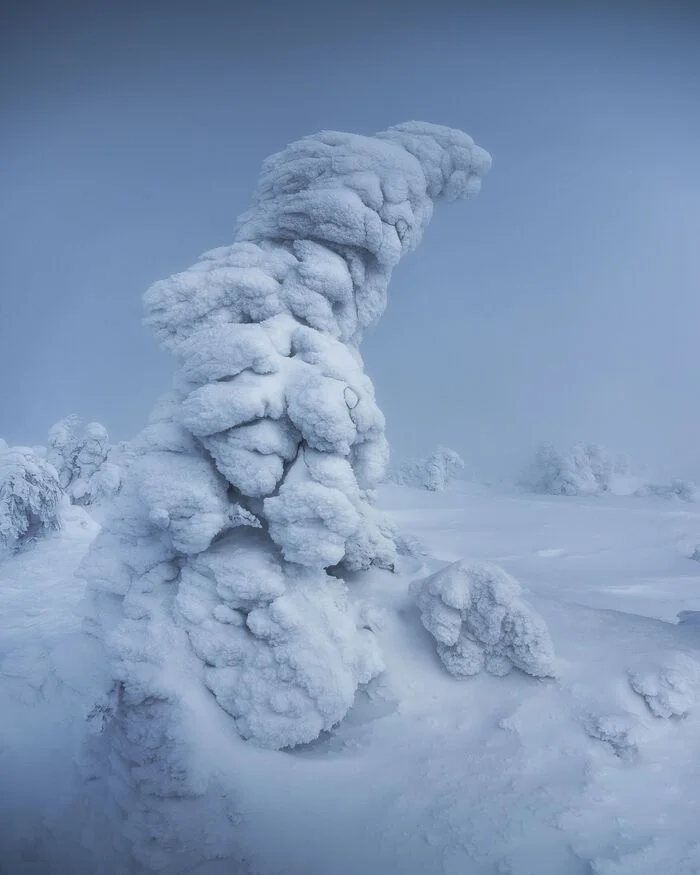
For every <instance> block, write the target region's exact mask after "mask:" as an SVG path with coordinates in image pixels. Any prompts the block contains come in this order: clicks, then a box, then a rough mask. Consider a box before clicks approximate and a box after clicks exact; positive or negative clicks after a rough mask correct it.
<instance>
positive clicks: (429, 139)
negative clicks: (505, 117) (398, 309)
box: [145, 122, 491, 348]
mask: <svg viewBox="0 0 700 875" xmlns="http://www.w3.org/2000/svg"><path fill="white" fill-rule="evenodd" d="M490 164H491V158H490V156H489V154H488V153H487V152H485V151H484V150H483V149H481V148H480V147H479V146H476V145H475V144H474V141H473V140H472V139H471V137H469V136H467V134H464V133H462V132H461V131H458V130H454V129H452V128H447V127H443V126H441V125H432V124H427V123H424V122H405V123H403V124H400V125H395V126H394V127H391V128H389V129H388V130H386V131H383V132H382V133H379V134H376V135H375V136H373V137H366V136H361V135H358V134H347V133H340V132H337V131H325V132H321V133H318V134H314V135H313V136H309V137H305V138H304V139H303V140H299V141H297V142H295V143H292V144H291V145H289V146H287V148H286V149H285V150H283V151H282V152H279V153H277V154H275V155H271V156H270V157H269V158H268V159H267V160H266V161H265V162H264V164H263V169H262V173H261V176H260V180H259V182H258V186H257V189H256V192H255V195H254V198H253V206H252V207H251V208H250V209H249V210H248V211H247V212H246V213H244V214H243V215H242V216H241V217H240V219H239V223H238V231H237V234H236V238H235V241H236V242H234V244H233V245H232V246H226V247H220V248H219V249H214V250H212V251H211V252H207V253H205V254H204V255H203V256H202V257H201V259H200V261H199V262H198V263H197V264H196V265H195V266H193V267H192V268H190V269H189V270H187V271H185V272H184V273H180V274H177V275H175V276H173V277H170V278H169V279H167V280H164V281H162V282H159V283H156V284H155V285H154V286H153V287H152V288H151V289H150V290H149V291H148V293H147V294H146V297H145V304H146V309H147V313H148V316H147V321H148V322H149V323H150V324H151V325H152V326H153V327H154V329H155V331H156V333H157V335H158V337H159V339H160V340H161V343H162V344H163V345H164V346H166V347H167V348H172V347H173V346H176V345H177V344H178V343H179V342H180V341H182V340H184V339H186V338H187V337H188V336H190V335H191V333H192V332H193V329H194V327H195V326H197V327H198V328H201V322H202V320H205V321H206V322H207V323H208V324H209V325H210V326H212V327H213V326H215V325H217V324H221V323H222V322H230V321H236V322H260V321H263V320H265V319H268V318H270V317H272V316H277V315H279V314H281V313H290V314H292V315H295V316H302V317H303V318H304V319H305V320H306V321H307V322H308V324H309V325H310V326H311V327H313V328H316V329H318V330H321V331H325V332H328V333H330V334H331V335H333V336H334V337H337V338H339V339H340V340H342V341H344V342H352V343H353V344H355V345H356V344H357V343H358V342H359V340H360V339H361V336H362V331H363V329H365V328H366V327H367V326H368V325H370V324H372V323H373V322H374V321H376V319H377V318H378V317H379V316H380V315H381V313H382V312H383V310H384V308H385V306H386V289H387V285H388V282H389V278H390V275H391V269H392V268H393V267H394V266H395V265H396V263H397V262H398V261H399V259H400V258H401V256H402V255H405V254H406V253H407V252H409V251H411V250H412V249H414V248H415V247H416V245H417V244H418V243H419V241H420V239H421V236H422V234H423V231H424V229H425V227H426V225H427V224H428V222H429V221H430V218H431V215H432V207H433V201H434V200H437V199H439V198H445V199H447V200H455V199H457V198H464V197H470V196H472V195H474V194H476V193H477V192H478V191H479V189H480V187H481V179H482V177H483V176H484V174H485V173H486V171H487V170H488V169H489V167H490ZM203 274H204V275H203Z"/></svg>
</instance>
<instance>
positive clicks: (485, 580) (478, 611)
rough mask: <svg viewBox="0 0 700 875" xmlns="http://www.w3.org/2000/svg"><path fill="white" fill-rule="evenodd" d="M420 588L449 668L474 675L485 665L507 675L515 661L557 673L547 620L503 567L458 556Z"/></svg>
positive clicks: (425, 616)
mask: <svg viewBox="0 0 700 875" xmlns="http://www.w3.org/2000/svg"><path fill="white" fill-rule="evenodd" d="M416 591H417V599H416V602H417V605H418V608H419V610H420V614H421V621H422V623H423V625H424V626H425V628H426V629H427V630H428V632H430V634H431V635H432V636H433V637H434V638H435V640H436V641H437V652H438V655H439V657H440V659H441V660H442V662H443V664H444V666H445V668H446V669H447V671H448V672H449V673H450V674H452V675H455V676H457V677H469V676H471V675H475V674H478V673H479V672H480V671H482V669H486V671H488V672H490V673H491V674H494V675H498V676H502V675H506V674H508V672H509V671H510V670H511V669H512V668H513V667H515V668H519V669H521V671H524V672H526V673H527V674H530V675H533V676H534V677H553V676H554V647H553V645H552V641H551V638H550V636H549V632H548V630H547V626H546V624H545V622H544V620H543V619H542V617H540V616H539V615H538V614H537V613H536V612H535V611H534V610H533V609H532V608H531V607H530V606H529V605H528V604H527V603H526V602H525V601H524V600H523V599H522V588H521V587H520V584H519V583H518V582H517V581H516V580H514V579H513V578H512V577H510V576H509V575H508V574H506V572H505V571H503V570H502V569H500V568H498V567H497V566H495V565H487V564H484V563H480V562H466V561H463V560H462V561H459V562H454V563H452V564H451V565H448V566H447V568H443V569H442V570H441V571H438V572H437V573H436V574H433V575H431V576H430V577H428V578H427V579H426V580H424V581H423V582H422V583H420V584H419V586H418V587H416Z"/></svg>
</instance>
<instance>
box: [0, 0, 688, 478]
mask: <svg viewBox="0 0 700 875" xmlns="http://www.w3.org/2000/svg"><path fill="white" fill-rule="evenodd" d="M693 5H695V6H696V7H697V4H691V3H685V4H678V5H674V4H668V3H665V4H662V3H658V4H649V5H645V4H644V3H630V4H628V5H626V6H625V7H623V6H620V5H619V4H614V3H613V4H610V3H608V4H600V5H599V6H596V5H595V4H590V3H586V4H583V3H581V4H578V3H574V2H565V0H562V2H560V3H559V4H557V5H556V6H552V7H551V8H549V7H547V6H543V5H538V4H533V3H521V4H519V5H518V6H516V7H514V8H510V7H507V6H506V5H504V4H502V3H498V2H494V3H491V4H488V3H479V4H472V3H470V2H468V0H461V2H447V0H425V2H424V3H422V4H416V3H411V2H402V3H399V2H394V0H374V2H368V0H361V2H344V3H338V2H334V0H328V2H318V0H317V2H313V3H303V2H294V3H292V2H289V3H286V2H284V3H283V2H265V0H260V2H257V3H255V2H252V0H251V2H248V3H240V2H236V0H230V2H227V3H224V2H220V3H213V2H206V0H201V2H190V3H183V2H177V0H174V2H173V0H171V2H168V3H161V2H145V0H144V2H140V3H136V2H120V3H110V4H107V3H102V2H100V0H92V2H86V3H80V2H78V3H69V2H60V0H56V2H53V3H50V4H49V3H46V4H43V5H42V4H38V3H34V2H32V0H23V2H17V0H15V3H14V6H13V5H12V4H10V7H9V9H5V11H4V12H3V13H2V15H3V16H4V18H3V19H2V21H1V23H0V101H1V104H0V113H1V116H0V435H1V436H3V437H5V438H7V439H8V440H9V441H10V442H13V443H29V444H31V443H42V442H45V438H46V432H47V430H48V427H49V426H50V425H51V424H52V423H53V422H54V421H55V420H56V419H58V418H60V417H61V416H64V415H66V414H68V413H71V412H76V413H79V414H81V415H83V416H85V417H87V418H90V419H98V420H100V421H102V422H103V423H104V424H105V425H106V426H107V427H108V429H109V430H110V432H111V434H112V436H113V437H114V438H115V439H116V438H128V437H130V436H132V435H133V434H134V433H136V432H137V431H138V430H139V428H140V427H141V426H142V425H143V424H144V422H145V420H146V417H147V415H148V413H149V411H150V409H151V407H152V406H153V404H154V401H155V399H156V398H157V396H158V395H159V394H160V393H161V392H163V391H164V390H166V389H167V388H168V386H169V383H170V379H171V373H172V366H171V362H170V361H169V359H168V357H167V356H166V355H165V354H164V353H161V352H160V351H159V350H158V348H157V346H156V343H155V340H154V339H153V338H152V337H151V336H150V335H149V334H148V332H147V331H146V329H144V328H143V327H142V326H141V301H140V299H141V295H142V293H143V292H144V291H145V290H146V288H147V287H148V286H149V285H150V283H152V282H153V281H155V280H157V279H159V278H161V277H164V276H167V275H168V274H170V273H173V272H176V271H178V270H180V269H182V268H184V267H186V266H187V265H188V264H190V263H191V262H192V261H193V260H194V259H195V258H196V256H197V255H198V254H199V253H201V252H202V251H204V250H206V249H210V248H212V247H214V246H217V245H221V244H223V243H226V242H228V241H229V240H230V239H231V235H232V231H233V228H234V224H235V220H236V217H237V216H238V214H239V213H240V212H242V211H243V210H244V209H245V208H246V207H247V205H248V202H249V198H250V194H251V192H252V189H253V187H254V184H255V180H256V176H257V173H258V169H259V166H260V164H261V162H262V160H263V159H264V158H265V157H266V156H267V155H268V154H270V153H271V152H274V151H278V150H279V149H280V148H282V147H283V146H284V145H285V144H286V143H288V142H290V141H292V140H294V139H297V138H299V137H301V136H303V135H305V134H308V133H313V132H314V131H317V130H320V129H324V128H325V129H328V128H333V129H340V130H349V131H356V132H361V133H372V132H374V131H376V130H381V129H384V128H386V127H387V126H388V125H390V124H394V123H397V122H400V121H405V120H409V119H420V120H424V121H431V122H437V123H441V124H447V125H451V126H454V127H460V128H462V129H464V130H466V131H467V132H468V133H470V134H471V135H472V136H473V137H474V139H475V140H476V142H477V143H479V144H480V145H482V146H484V147H485V148H486V149H488V150H489V151H490V152H491V154H492V155H493V159H494V163H493V168H492V170H491V172H490V174H489V176H488V177H487V180H486V182H485V184H484V187H483V190H482V193H481V194H480V196H479V197H478V198H477V199H476V200H475V201H472V202H470V203H467V204H463V203H460V204H455V205H449V206H442V207H441V208H439V209H437V210H436V212H435V218H434V220H433V223H432V225H431V226H430V228H429V229H428V232H427V233H426V235H425V237H424V239H423V243H422V245H421V246H420V247H419V249H418V250H417V251H416V252H415V253H414V254H412V255H411V256H410V257H409V258H407V259H406V260H405V261H404V262H402V264H401V265H400V266H399V268H398V269H397V270H396V271H395V274H394V279H393V282H392V285H391V286H390V288H389V307H388V310H387V312H386V314H385V315H384V317H383V319H382V321H381V322H380V323H379V325H378V326H377V328H376V329H374V331H373V332H371V333H370V334H369V335H368V337H367V339H366V341H365V344H364V346H363V354H364V357H365V361H366V365H367V370H368V372H369V374H370V375H371V377H372V378H373V380H374V381H375V385H376V387H377V392H378V396H379V401H380V404H381V406H382V407H383V409H384V411H385V413H386V415H387V420H388V430H389V438H390V440H391V442H392V445H393V446H394V448H395V452H396V453H397V455H400V456H403V455H406V454H413V453H426V452H429V451H430V450H431V449H432V448H433V447H434V445H435V444H437V443H438V442H440V443H445V444H447V445H450V446H453V447H454V448H456V449H458V450H459V451H460V452H461V453H462V454H463V455H464V456H465V457H466V458H467V460H468V462H469V467H470V469H471V470H473V471H476V472H489V473H493V472H497V471H498V470H500V469H501V468H503V469H504V470H505V468H506V467H507V466H509V465H514V464H515V463H516V462H517V461H518V459H519V458H520V456H521V455H524V454H527V453H528V452H530V450H531V449H532V446H533V445H534V444H535V443H536V442H537V441H538V440H541V439H551V440H553V441H554V442H556V443H560V444H562V445H567V444H569V443H572V442H574V441H576V440H578V439H582V440H598V441H601V442H603V443H604V444H607V445H609V446H610V447H611V448H612V449H614V450H616V451H629V452H630V453H632V455H633V456H634V457H635V458H637V459H638V460H639V461H641V462H645V463H647V464H649V465H651V466H653V467H657V468H659V469H664V470H667V471H669V473H677V474H684V475H686V474H689V475H695V476H698V475H700V386H699V384H700V239H699V238H700V19H699V18H698V16H697V15H693V14H691V13H690V12H689V11H688V9H687V7H691V6H693ZM611 7H614V10H615V11H614V12H613V11H611ZM518 10H519V11H518Z"/></svg>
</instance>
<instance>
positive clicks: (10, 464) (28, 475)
mask: <svg viewBox="0 0 700 875" xmlns="http://www.w3.org/2000/svg"><path fill="white" fill-rule="evenodd" d="M62 497H63V491H62V489H61V485H60V483H59V480H58V475H57V473H56V470H55V468H54V467H53V466H52V465H50V464H49V463H48V462H45V461H44V460H43V459H40V458H39V457H38V456H37V455H36V453H35V452H34V451H33V450H31V449H30V448H29V447H13V448H11V449H10V448H8V447H7V444H6V443H5V441H2V442H1V443H0V556H1V555H2V553H3V552H4V553H13V552H15V551H16V550H18V549H19V548H20V547H22V546H23V545H24V544H26V543H28V542H30V541H32V540H34V539H36V538H38V537H41V536H43V535H45V534H46V533H48V532H50V531H53V530H55V529H58V528H60V525H61V519H60V506H61V498H62Z"/></svg>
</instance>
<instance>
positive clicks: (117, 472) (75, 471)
mask: <svg viewBox="0 0 700 875" xmlns="http://www.w3.org/2000/svg"><path fill="white" fill-rule="evenodd" d="M110 451H111V447H110V443H109V435H108V433H107V429H106V428H105V427H104V426H103V425H101V424H100V423H99V422H88V423H87V425H86V424H85V423H83V422H82V420H81V419H80V418H79V417H78V416H76V415H75V414H71V415H70V416H66V417H64V418H63V419H61V420H59V421H58V422H57V423H56V424H55V425H53V426H52V427H51V429H50V430H49V442H48V448H47V453H46V458H47V461H48V462H50V463H51V464H52V465H53V466H54V467H55V468H56V471H58V476H59V480H60V482H61V487H62V488H63V489H64V490H65V491H66V492H67V493H68V495H69V496H70V499H71V501H72V502H73V503H74V504H81V505H89V504H94V503H95V502H98V501H100V500H101V499H105V498H109V497H111V496H113V495H116V493H117V492H118V491H119V489H120V488H121V482H122V472H121V469H120V467H119V466H118V465H115V464H114V463H113V462H111V461H108V459H109V457H110V455H111V452H110Z"/></svg>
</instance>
